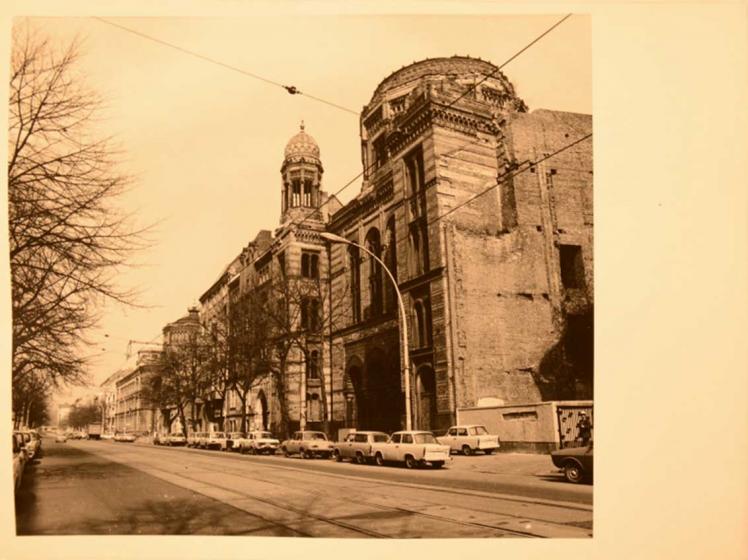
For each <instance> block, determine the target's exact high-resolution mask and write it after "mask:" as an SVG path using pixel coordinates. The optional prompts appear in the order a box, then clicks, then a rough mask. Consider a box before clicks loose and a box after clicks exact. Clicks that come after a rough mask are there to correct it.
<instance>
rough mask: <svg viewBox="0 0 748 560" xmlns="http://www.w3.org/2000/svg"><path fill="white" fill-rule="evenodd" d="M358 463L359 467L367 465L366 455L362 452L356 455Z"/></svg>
mask: <svg viewBox="0 0 748 560" xmlns="http://www.w3.org/2000/svg"><path fill="white" fill-rule="evenodd" d="M356 462H357V463H358V464H359V465H365V464H366V458H365V457H364V454H363V453H361V452H360V451H359V452H358V453H356Z"/></svg>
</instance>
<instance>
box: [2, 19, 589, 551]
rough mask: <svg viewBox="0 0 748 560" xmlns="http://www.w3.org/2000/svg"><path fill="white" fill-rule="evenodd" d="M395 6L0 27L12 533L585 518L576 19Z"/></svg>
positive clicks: (433, 529) (421, 525) (555, 530)
mask: <svg viewBox="0 0 748 560" xmlns="http://www.w3.org/2000/svg"><path fill="white" fill-rule="evenodd" d="M415 19H416V18H413V17H408V16H392V17H386V16H382V17H373V18H361V17H343V16H341V17H298V18H278V17H267V18H252V19H249V18H246V19H221V18H191V19H187V18H111V17H110V18H99V17H88V18H33V17H28V18H16V19H15V20H14V21H13V29H12V52H11V77H10V78H11V79H10V99H9V101H10V120H9V139H10V150H11V151H10V153H9V166H8V181H9V182H8V193H9V227H10V231H9V233H10V247H9V249H10V260H11V271H12V287H13V372H12V373H13V427H14V434H13V438H14V439H13V450H14V459H13V460H14V478H15V492H16V495H15V502H16V523H17V534H19V535H117V534H166V535H184V534H212V535H254V536H278V537H335V538H354V537H370V538H382V537H386V538H392V537H396V538H411V537H420V538H423V537H437V538H439V537H441V538H448V537H554V538H569V537H571V538H580V537H581V538H588V537H591V536H592V529H593V526H592V496H593V485H592V479H593V435H594V431H593V430H594V427H593V425H594V406H593V402H594V401H593V396H594V392H593V386H594V384H593V381H594V371H593V315H594V289H593V287H594V283H593V270H594V266H593V251H592V249H593V206H592V204H593V160H592V115H591V64H590V63H591V58H590V20H589V17H587V16H584V15H575V14H567V15H563V14H562V15H534V16H506V17H494V18H488V19H485V18H475V17H447V18H444V17H432V18H420V17H419V18H417V19H418V26H417V30H416V31H415V32H414V29H416V28H415V27H414V23H415ZM497 36H499V37H502V39H501V40H498V41H497V40H496V39H495V38H496V37H497ZM344 44H345V45H349V47H346V48H345V49H344V48H341V45H344ZM372 45H376V48H375V49H374V48H372ZM279 46H282V47H283V48H282V49H280V48H278V47H279ZM61 504H65V506H64V507H61Z"/></svg>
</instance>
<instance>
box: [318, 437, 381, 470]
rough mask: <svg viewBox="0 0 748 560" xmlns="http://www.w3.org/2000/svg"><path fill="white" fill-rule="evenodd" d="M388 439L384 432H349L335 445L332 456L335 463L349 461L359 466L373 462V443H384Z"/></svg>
mask: <svg viewBox="0 0 748 560" xmlns="http://www.w3.org/2000/svg"><path fill="white" fill-rule="evenodd" d="M389 439H390V436H388V435H387V434H385V433H384V432H368V431H361V432H359V431H356V432H351V433H350V434H348V435H347V436H345V438H344V439H343V441H339V442H337V443H336V444H335V446H334V447H333V450H332V455H333V458H334V459H335V460H336V461H342V460H343V459H350V460H351V461H355V462H356V463H358V464H359V465H364V464H366V463H367V462H369V461H373V460H374V455H373V454H372V445H374V444H375V443H386V442H387V441H389Z"/></svg>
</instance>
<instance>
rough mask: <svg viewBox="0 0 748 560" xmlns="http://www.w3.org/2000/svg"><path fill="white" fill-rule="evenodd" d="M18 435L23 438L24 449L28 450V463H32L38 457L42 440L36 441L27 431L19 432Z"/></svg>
mask: <svg viewBox="0 0 748 560" xmlns="http://www.w3.org/2000/svg"><path fill="white" fill-rule="evenodd" d="M18 434H19V435H20V437H21V440H22V441H23V447H24V449H25V450H26V457H27V460H28V461H32V460H33V459H34V457H35V456H36V453H37V450H38V449H39V445H40V444H41V440H39V439H35V438H34V437H33V436H32V434H31V432H29V431H27V430H21V431H19V432H18Z"/></svg>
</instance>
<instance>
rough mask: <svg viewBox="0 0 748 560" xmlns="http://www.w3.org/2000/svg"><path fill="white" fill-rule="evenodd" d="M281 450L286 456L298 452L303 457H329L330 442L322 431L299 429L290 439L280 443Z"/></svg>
mask: <svg viewBox="0 0 748 560" xmlns="http://www.w3.org/2000/svg"><path fill="white" fill-rule="evenodd" d="M281 451H283V454H284V455H285V456H286V457H290V456H291V455H293V454H296V453H298V454H299V455H301V457H302V458H303V459H312V458H313V457H330V456H331V455H332V442H331V441H329V440H328V439H327V435H325V433H324V432H314V431H311V430H309V431H299V432H294V435H293V437H292V438H291V439H287V440H286V441H284V442H283V443H282V444H281Z"/></svg>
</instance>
